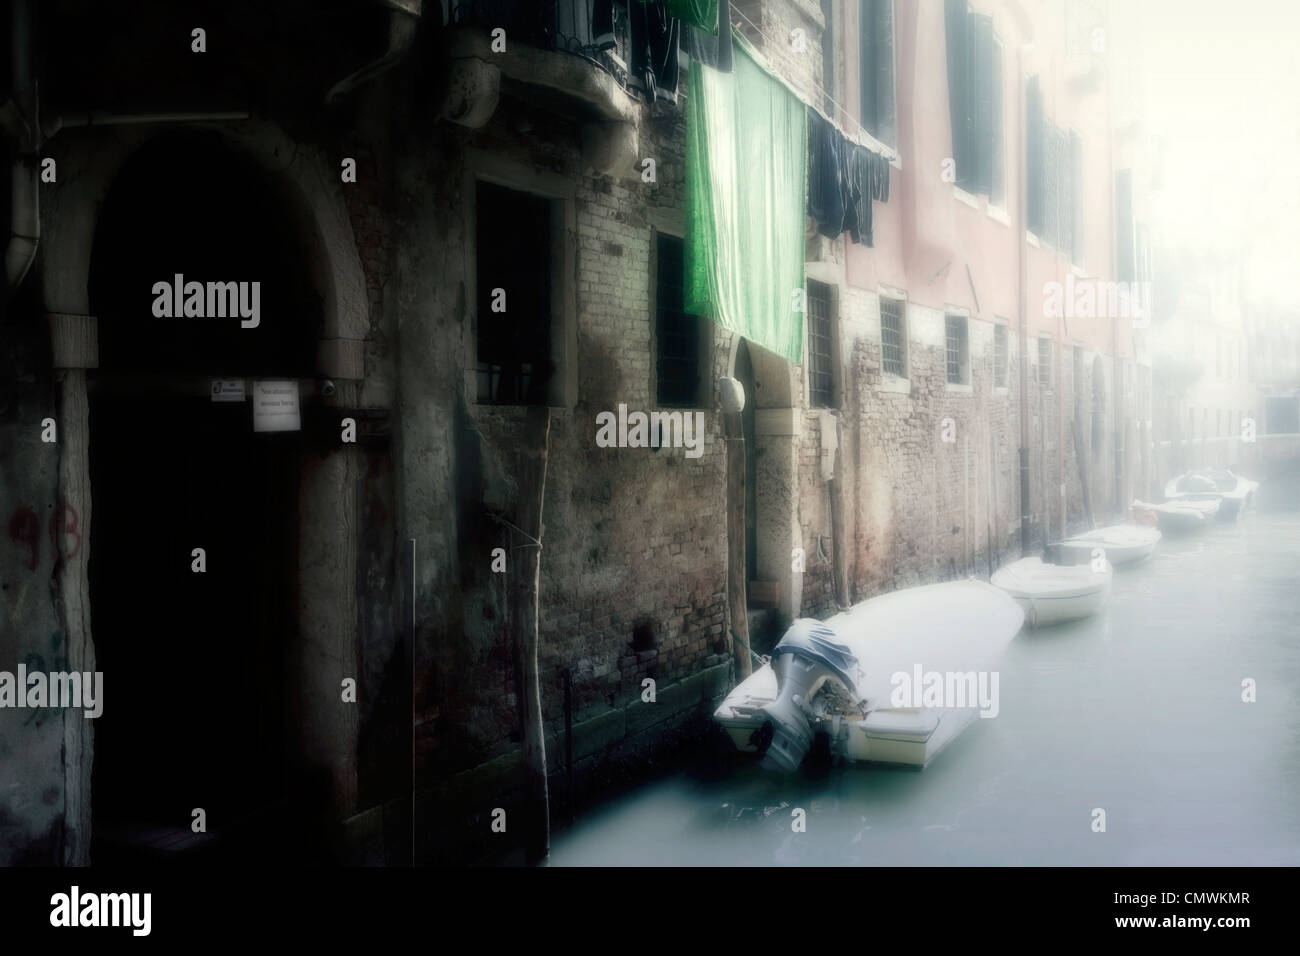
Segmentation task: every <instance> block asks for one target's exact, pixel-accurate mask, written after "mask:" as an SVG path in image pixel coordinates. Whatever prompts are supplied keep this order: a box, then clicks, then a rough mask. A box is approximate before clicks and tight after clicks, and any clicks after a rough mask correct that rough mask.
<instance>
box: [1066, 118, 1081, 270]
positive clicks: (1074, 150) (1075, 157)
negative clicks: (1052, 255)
mask: <svg viewBox="0 0 1300 956" xmlns="http://www.w3.org/2000/svg"><path fill="white" fill-rule="evenodd" d="M1069 202H1070V236H1069V249H1070V261H1071V262H1074V263H1082V262H1083V137H1082V136H1080V135H1079V134H1078V132H1077V131H1075V130H1070V199H1069Z"/></svg>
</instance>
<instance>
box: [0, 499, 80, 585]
mask: <svg viewBox="0 0 1300 956" xmlns="http://www.w3.org/2000/svg"><path fill="white" fill-rule="evenodd" d="M80 522H81V519H80V516H79V515H78V514H77V509H76V508H74V507H72V505H70V504H68V503H67V502H66V501H63V500H60V501H59V503H58V504H57V505H55V506H54V514H52V515H50V521H49V532H50V544H51V545H53V546H54V549H55V553H58V550H59V536H60V535H64V536H66V537H67V538H69V539H71V540H70V541H68V542H65V549H66V550H65V551H64V557H65V558H75V557H76V556H77V554H78V552H80V551H81V531H80V527H79V526H80ZM9 538H10V540H12V541H17V542H18V543H19V544H21V545H25V546H26V547H27V548H28V549H29V550H30V551H31V557H30V558H29V559H28V561H27V569H28V570H29V571H35V570H36V566H37V565H38V564H40V563H41V519H40V517H39V516H38V515H37V514H36V512H35V511H33V510H32V509H31V508H28V507H27V506H25V505H24V506H22V507H20V508H15V509H14V513H13V514H12V515H10V516H9Z"/></svg>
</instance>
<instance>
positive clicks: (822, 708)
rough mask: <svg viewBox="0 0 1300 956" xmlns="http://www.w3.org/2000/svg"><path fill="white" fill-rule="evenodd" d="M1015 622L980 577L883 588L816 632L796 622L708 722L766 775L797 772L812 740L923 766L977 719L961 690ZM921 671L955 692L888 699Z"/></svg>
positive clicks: (966, 690)
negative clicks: (754, 757) (753, 757)
mask: <svg viewBox="0 0 1300 956" xmlns="http://www.w3.org/2000/svg"><path fill="white" fill-rule="evenodd" d="M1023 622H1024V614H1023V612H1022V611H1021V610H1020V608H1019V607H1018V606H1017V605H1016V603H1015V602H1014V601H1013V600H1011V599H1010V598H1008V597H1007V595H1006V594H1004V593H1003V592H1002V591H1000V590H998V589H997V588H994V587H991V586H990V585H988V584H985V583H984V582H982V581H954V582H949V583H944V584H930V585H925V586H923V587H916V588H907V589H905V590H902V591H895V592H893V593H892V594H885V595H882V596H880V597H876V598H872V599H871V600H869V601H864V602H862V603H861V604H858V605H856V606H854V607H853V608H851V609H850V610H848V611H845V612H843V613H841V614H837V615H835V616H834V617H832V618H831V619H830V620H829V621H827V622H825V623H824V624H823V623H820V622H817V621H811V620H807V619H804V620H799V621H796V622H795V623H794V625H792V626H791V628H790V630H789V631H787V632H786V635H785V636H784V637H783V638H782V639H781V642H780V643H779V644H777V646H776V649H775V650H774V651H773V654H772V662H771V663H770V664H764V665H763V666H762V667H759V668H758V669H756V670H755V671H754V673H753V674H751V675H750V676H749V677H747V678H745V680H743V681H741V682H740V684H739V685H737V686H736V688H735V689H734V690H733V691H732V692H731V693H730V694H728V695H727V698H726V700H724V701H723V702H722V704H721V705H720V706H719V707H718V709H717V710H716V711H715V712H714V715H713V719H714V720H715V721H717V722H718V724H719V725H720V726H722V727H723V728H724V729H725V730H726V731H727V733H728V734H729V735H730V737H731V739H732V741H733V742H734V743H735V745H736V747H737V748H738V749H740V750H743V751H750V752H758V753H762V754H764V766H766V767H768V768H772V769H779V770H784V771H787V772H788V771H791V770H794V769H795V768H796V767H798V766H799V764H800V763H801V762H802V760H803V756H804V754H805V753H806V752H807V749H808V748H809V746H811V744H812V741H813V738H814V736H815V735H816V734H825V735H826V736H827V739H828V741H829V746H830V752H831V754H832V756H833V757H835V758H839V759H845V760H848V761H850V762H859V761H871V762H877V763H888V764H909V765H913V766H918V767H924V766H925V765H926V764H927V763H929V762H930V761H931V760H933V759H934V757H935V756H936V755H938V753H939V752H940V751H942V750H943V748H944V747H945V746H947V745H948V744H949V743H950V742H951V741H952V740H953V739H954V738H956V736H957V735H958V734H959V733H960V732H961V731H962V730H963V729H964V728H965V727H967V726H968V725H969V724H970V723H971V721H972V720H974V719H975V717H976V716H977V715H978V714H979V713H980V711H981V708H982V706H983V705H982V704H981V702H980V700H979V699H978V695H977V693H976V689H975V687H974V686H972V682H977V681H978V679H979V678H980V675H983V677H984V678H989V676H990V670H989V669H990V668H991V667H992V666H994V665H995V664H996V662H997V659H998V658H999V657H1000V656H1001V654H1002V651H1003V650H1004V649H1005V648H1006V645H1007V644H1009V643H1010V642H1011V639H1012V638H1014V637H1015V636H1016V634H1017V633H1018V632H1019V631H1020V628H1021V625H1022V624H1023ZM923 674H924V679H925V680H927V681H928V680H929V679H930V677H931V676H933V675H935V674H940V675H945V676H946V678H947V679H948V680H949V681H950V683H952V684H953V685H954V686H953V689H954V690H955V691H956V695H955V696H953V695H952V694H949V695H947V696H946V697H945V696H942V695H939V696H936V697H935V698H930V697H926V698H923V699H920V700H918V699H917V698H916V697H915V696H913V697H911V698H908V697H906V695H904V698H903V699H902V700H900V699H899V694H898V692H899V690H900V689H901V688H902V687H903V685H904V683H905V681H903V680H902V679H901V678H900V675H905V676H906V677H907V679H908V680H911V679H912V676H913V675H915V676H916V678H917V679H916V681H913V684H915V683H919V682H921V680H922V675H923ZM940 679H941V680H943V679H944V677H941V678H940ZM992 680H993V681H994V683H993V684H992V688H993V697H994V707H995V706H996V686H997V685H996V675H995V674H994V675H993V677H992ZM908 686H912V685H908ZM904 703H905V704H908V705H909V706H898V705H899V704H904ZM985 703H987V702H985ZM918 704H919V706H913V705H918ZM986 712H987V711H986ZM994 712H995V711H994Z"/></svg>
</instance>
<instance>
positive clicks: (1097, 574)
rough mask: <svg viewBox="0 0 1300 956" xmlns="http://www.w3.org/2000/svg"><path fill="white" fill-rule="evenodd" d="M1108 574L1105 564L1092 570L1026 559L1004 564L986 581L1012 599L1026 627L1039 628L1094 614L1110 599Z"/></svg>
mask: <svg viewBox="0 0 1300 956" xmlns="http://www.w3.org/2000/svg"><path fill="white" fill-rule="evenodd" d="M1112 574H1113V572H1112V570H1111V567H1110V562H1109V561H1104V562H1102V565H1101V567H1093V565H1092V564H1091V563H1088V564H1074V565H1064V564H1047V563H1046V562H1045V561H1043V559H1042V558H1038V557H1030V558H1021V559H1020V560H1019V561H1012V562H1011V563H1010V564H1004V565H1003V566H1002V567H1000V568H998V569H997V570H996V571H994V572H993V576H992V577H991V578H990V579H989V580H990V583H992V584H993V585H994V586H995V587H998V588H1001V589H1002V590H1003V591H1005V592H1006V593H1007V594H1008V595H1010V596H1011V597H1012V598H1014V599H1015V601H1016V603H1017V604H1019V605H1020V607H1021V608H1022V609H1023V610H1024V612H1025V621H1026V622H1027V623H1028V624H1029V625H1030V626H1032V627H1042V626H1044V625H1047V624H1059V623H1061V622H1063V621H1073V620H1078V619H1079V618H1083V617H1089V616H1091V615H1093V614H1096V613H1097V612H1098V611H1099V610H1101V608H1102V607H1103V606H1104V605H1105V603H1106V599H1107V598H1108V597H1109V596H1110V582H1111V576H1112Z"/></svg>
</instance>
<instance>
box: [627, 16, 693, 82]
mask: <svg viewBox="0 0 1300 956" xmlns="http://www.w3.org/2000/svg"><path fill="white" fill-rule="evenodd" d="M628 17H629V19H630V21H631V22H630V23H629V25H628V26H629V29H628V32H629V34H630V35H631V39H630V43H631V50H630V51H629V57H628V59H629V64H628V68H629V71H630V72H631V74H632V77H633V78H634V79H635V80H637V81H638V82H639V83H640V84H641V88H642V90H643V91H644V93H645V97H646V99H647V100H649V101H650V102H651V103H653V102H654V101H655V100H656V99H657V98H660V97H662V98H663V99H666V100H668V102H670V103H676V102H677V71H678V59H677V52H678V46H679V43H680V39H681V23H680V21H678V20H676V19H674V18H673V17H671V16H669V15H668V7H667V4H666V3H665V2H664V0H645V2H641V3H633V4H631V5H630V6H629V8H628Z"/></svg>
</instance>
